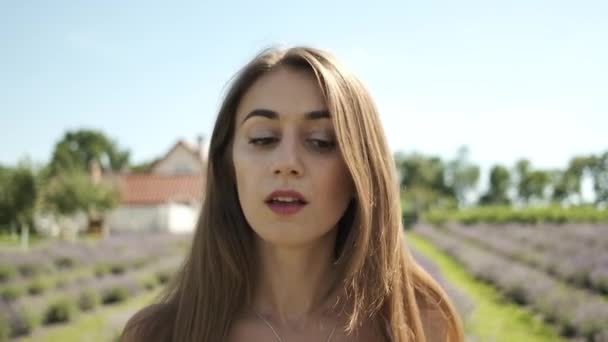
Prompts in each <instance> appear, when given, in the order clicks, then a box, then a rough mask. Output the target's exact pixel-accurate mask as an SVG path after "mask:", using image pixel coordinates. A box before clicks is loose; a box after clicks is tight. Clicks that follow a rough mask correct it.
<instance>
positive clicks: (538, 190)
mask: <svg viewBox="0 0 608 342" xmlns="http://www.w3.org/2000/svg"><path fill="white" fill-rule="evenodd" d="M515 174H516V177H517V181H516V182H517V183H516V184H517V186H516V188H517V196H518V198H519V200H520V201H521V202H522V203H524V204H530V202H532V201H544V200H546V190H547V189H548V187H549V185H550V184H551V174H550V173H549V172H548V171H542V170H532V165H531V163H530V161H528V160H527V159H521V160H519V161H518V162H517V163H516V164H515Z"/></svg>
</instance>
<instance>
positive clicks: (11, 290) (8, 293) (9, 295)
mask: <svg viewBox="0 0 608 342" xmlns="http://www.w3.org/2000/svg"><path fill="white" fill-rule="evenodd" d="M0 293H1V294H2V298H4V300H6V301H9V302H12V301H14V300H16V299H17V298H19V297H21V296H22V295H23V288H21V287H18V286H15V285H11V286H7V287H5V288H3V289H2V290H0Z"/></svg>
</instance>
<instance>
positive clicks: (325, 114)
mask: <svg viewBox="0 0 608 342" xmlns="http://www.w3.org/2000/svg"><path fill="white" fill-rule="evenodd" d="M254 116H261V117H264V118H267V119H271V120H278V119H279V114H278V113H277V112H275V111H273V110H270V109H254V110H252V111H251V112H249V114H247V115H246V116H245V118H244V119H243V121H241V125H242V124H243V123H244V122H245V121H246V120H247V119H249V118H252V117H254ZM304 117H305V119H306V120H318V119H329V118H330V115H329V111H327V110H313V111H312V112H308V113H305V114H304Z"/></svg>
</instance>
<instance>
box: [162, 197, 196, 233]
mask: <svg viewBox="0 0 608 342" xmlns="http://www.w3.org/2000/svg"><path fill="white" fill-rule="evenodd" d="M167 208H168V215H169V220H168V221H169V224H168V228H169V231H170V232H172V233H184V232H191V231H193V230H194V226H195V225H196V220H197V219H198V210H197V208H193V207H192V206H189V205H186V204H180V203H171V204H169V205H168V206H167Z"/></svg>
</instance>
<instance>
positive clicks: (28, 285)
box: [0, 234, 190, 341]
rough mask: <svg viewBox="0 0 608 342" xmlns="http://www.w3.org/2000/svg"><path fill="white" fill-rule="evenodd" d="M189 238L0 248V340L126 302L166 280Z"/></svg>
mask: <svg viewBox="0 0 608 342" xmlns="http://www.w3.org/2000/svg"><path fill="white" fill-rule="evenodd" d="M189 238H190V237H189V236H187V235H174V234H171V235H170V234H147V235H141V234H121V235H113V236H110V237H108V238H106V239H102V240H97V241H81V242H67V241H56V242H52V243H48V244H44V245H43V246H40V247H36V248H33V249H31V250H30V251H28V252H19V251H8V250H0V341H4V340H9V339H13V338H20V337H24V336H28V335H30V334H32V333H34V332H36V331H37V330H38V329H42V328H43V327H45V326H58V325H60V324H65V323H69V322H71V321H73V320H74V318H75V317H76V316H77V315H80V314H85V313H90V312H95V310H96V309H97V308H99V307H102V306H105V305H112V304H115V303H122V302H126V301H128V300H129V299H130V298H133V297H135V296H138V295H140V294H142V293H144V292H146V291H149V290H152V289H154V288H156V287H157V286H159V285H161V284H164V283H166V282H167V281H168V280H169V279H170V277H171V275H172V274H173V272H174V271H175V270H176V269H177V267H178V266H179V264H180V263H181V261H182V258H183V255H184V251H185V248H186V247H187V245H188V243H189Z"/></svg>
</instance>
